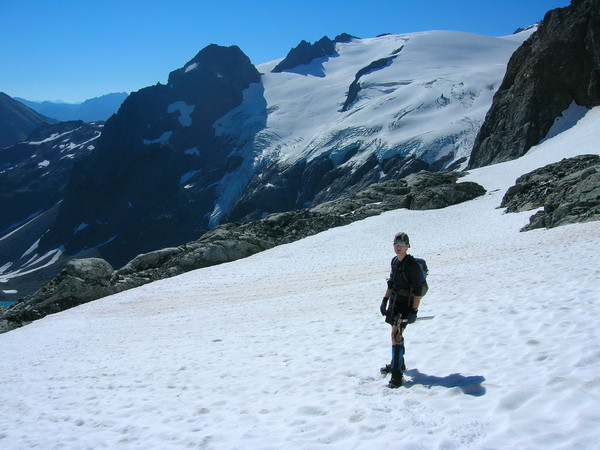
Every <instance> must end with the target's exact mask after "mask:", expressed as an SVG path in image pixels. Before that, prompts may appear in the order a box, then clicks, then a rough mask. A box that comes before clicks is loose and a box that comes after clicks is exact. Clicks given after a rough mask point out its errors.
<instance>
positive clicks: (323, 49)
mask: <svg viewBox="0 0 600 450" xmlns="http://www.w3.org/2000/svg"><path fill="white" fill-rule="evenodd" d="M335 54H336V52H335V42H334V41H332V40H331V39H329V38H328V37H327V36H323V37H322V38H321V39H320V40H318V41H317V42H315V43H314V44H312V45H311V44H309V43H308V42H306V41H301V42H300V44H298V46H297V47H294V48H293V49H291V50H290V51H289V53H288V54H287V56H286V57H285V58H284V59H283V60H282V61H281V62H280V63H279V64H277V65H276V66H275V68H273V70H272V71H271V72H273V73H280V72H284V71H286V70H290V69H293V68H294V67H297V66H300V65H302V64H308V63H310V62H311V61H312V60H314V59H317V58H324V57H328V56H332V55H335Z"/></svg>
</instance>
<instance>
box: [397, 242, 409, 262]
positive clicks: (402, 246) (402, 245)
mask: <svg viewBox="0 0 600 450" xmlns="http://www.w3.org/2000/svg"><path fill="white" fill-rule="evenodd" d="M409 248H410V245H408V244H407V243H406V242H402V241H398V242H394V252H396V256H398V259H402V258H404V257H405V256H406V252H407V251H408V249H409Z"/></svg>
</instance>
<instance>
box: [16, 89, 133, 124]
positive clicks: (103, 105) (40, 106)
mask: <svg viewBox="0 0 600 450" xmlns="http://www.w3.org/2000/svg"><path fill="white" fill-rule="evenodd" d="M126 98H127V93H125V92H118V93H113V94H106V95H103V96H101V97H95V98H92V99H89V100H86V101H84V102H82V103H62V102H48V101H45V102H33V101H30V100H26V99H24V98H18V97H15V100H18V101H19V102H21V103H23V104H24V105H26V106H28V107H29V108H31V109H33V110H34V111H36V112H38V113H39V114H42V115H44V116H47V117H51V118H53V119H56V120H58V121H61V122H65V121H69V120H82V121H84V122H97V121H105V120H107V119H108V118H109V117H110V116H112V115H113V114H115V113H116V112H117V110H118V109H119V106H121V103H123V100H125V99H126Z"/></svg>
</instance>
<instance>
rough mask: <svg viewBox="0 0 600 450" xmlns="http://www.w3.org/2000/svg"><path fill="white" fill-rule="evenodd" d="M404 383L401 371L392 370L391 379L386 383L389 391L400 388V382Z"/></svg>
mask: <svg viewBox="0 0 600 450" xmlns="http://www.w3.org/2000/svg"><path fill="white" fill-rule="evenodd" d="M403 381H404V379H403V376H402V371H401V370H394V369H392V379H391V380H390V382H389V383H388V385H387V387H389V388H390V389H397V388H399V387H400V386H402V382H403Z"/></svg>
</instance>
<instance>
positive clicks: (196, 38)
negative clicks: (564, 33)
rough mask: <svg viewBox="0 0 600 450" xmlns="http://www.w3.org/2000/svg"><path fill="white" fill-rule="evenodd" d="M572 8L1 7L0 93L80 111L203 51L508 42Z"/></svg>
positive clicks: (316, 2) (517, 2) (58, 3)
mask: <svg viewBox="0 0 600 450" xmlns="http://www.w3.org/2000/svg"><path fill="white" fill-rule="evenodd" d="M569 3H570V1H569V0H498V1H495V0H494V1H486V0H455V1H452V0H445V1H438V0H396V1H391V0H360V1H358V0H339V1H338V0H332V1H329V0H304V1H294V0H290V1H285V0H254V1H253V0H220V1H216V0H211V1H204V0H195V1H193V0H172V1H166V0H145V1H137V0H115V1H113V0H103V1H99V0H54V1H51V0H0V42H1V43H2V44H1V45H0V67H2V69H1V70H0V91H1V92H6V93H7V94H8V95H10V96H12V97H22V98H26V99H28V100H62V101H66V102H78V101H83V100H85V99H88V98H92V97H97V96H100V95H103V94H107V93H110V92H122V91H126V92H131V91H136V90H138V89H141V88H143V87H145V86H149V85H153V84H156V83H157V82H163V83H164V82H166V80H167V77H168V75H169V72H171V71H173V70H175V69H177V68H179V67H181V66H183V65H184V64H185V63H186V62H187V61H189V60H190V59H192V58H193V57H194V56H195V55H196V53H198V51H200V50H201V49H202V48H204V47H205V46H207V45H209V44H211V43H215V44H219V45H237V46H238V47H240V48H241V49H242V51H243V52H244V53H246V55H248V56H249V57H250V59H251V61H252V62H253V63H254V64H260V63H263V62H267V61H271V60H274V59H278V58H283V57H285V55H286V54H287V52H288V51H289V50H290V49H291V48H292V47H295V46H296V45H297V44H298V43H299V42H300V41H301V40H303V39H304V40H306V41H309V42H314V41H316V40H318V39H320V38H321V37H323V36H325V35H326V36H329V37H330V38H332V39H333V38H334V37H335V36H336V35H338V34H340V33H343V32H346V33H349V34H352V35H354V36H357V37H361V38H369V37H374V36H377V35H379V34H382V33H409V32H414V31H423V30H456V31H466V32H471V33H478V34H484V35H488V36H502V35H506V34H511V33H512V32H513V31H514V30H515V29H517V28H518V27H524V26H527V25H529V24H531V23H533V22H536V21H540V20H542V19H543V17H544V14H545V13H546V12H547V11H548V10H550V9H553V8H558V7H564V6H568V5H569Z"/></svg>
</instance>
